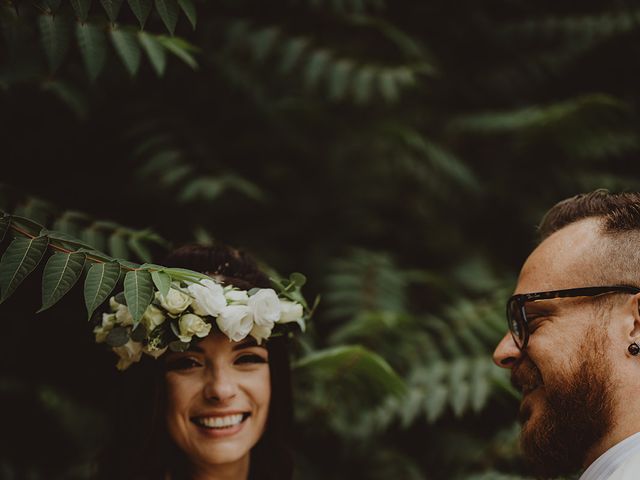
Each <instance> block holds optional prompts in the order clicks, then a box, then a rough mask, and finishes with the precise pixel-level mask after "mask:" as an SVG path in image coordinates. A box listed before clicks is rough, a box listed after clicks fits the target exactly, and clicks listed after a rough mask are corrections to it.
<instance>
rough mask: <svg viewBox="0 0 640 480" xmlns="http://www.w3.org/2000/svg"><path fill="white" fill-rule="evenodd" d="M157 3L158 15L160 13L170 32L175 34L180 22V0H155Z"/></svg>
mask: <svg viewBox="0 0 640 480" xmlns="http://www.w3.org/2000/svg"><path fill="white" fill-rule="evenodd" d="M155 3H156V11H157V12H158V15H160V18H161V19H162V22H163V23H164V25H165V27H167V30H169V33H170V34H171V35H173V34H174V33H175V30H176V25H177V23H178V15H179V14H180V7H179V6H178V2H177V1H176V0H155Z"/></svg>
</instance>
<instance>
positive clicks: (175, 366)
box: [167, 357, 200, 370]
mask: <svg viewBox="0 0 640 480" xmlns="http://www.w3.org/2000/svg"><path fill="white" fill-rule="evenodd" d="M199 366H200V362H199V361H198V360H196V359H195V358H191V357H182V358H177V359H175V360H169V361H168V362H167V370H189V369H190V368H195V367H199Z"/></svg>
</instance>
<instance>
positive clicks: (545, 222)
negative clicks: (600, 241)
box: [538, 189, 640, 240]
mask: <svg viewBox="0 0 640 480" xmlns="http://www.w3.org/2000/svg"><path fill="white" fill-rule="evenodd" d="M592 217H595V218H601V219H602V225H601V227H602V233H622V232H629V231H632V230H640V193H636V192H632V193H609V192H608V191H607V190H604V189H600V190H595V191H593V192H589V193H581V194H580V195H576V196H574V197H571V198H567V199H566V200H562V201H561V202H558V203H557V204H555V205H554V206H553V207H552V208H551V209H550V210H549V211H548V212H547V213H546V215H545V216H544V218H543V219H542V222H541V223H540V226H539V227H538V231H539V233H540V240H544V239H545V238H547V237H548V236H549V235H551V234H552V233H554V232H556V231H558V230H560V229H561V228H563V227H566V226H567V225H569V224H571V223H574V222H577V221H579V220H583V219H585V218H592Z"/></svg>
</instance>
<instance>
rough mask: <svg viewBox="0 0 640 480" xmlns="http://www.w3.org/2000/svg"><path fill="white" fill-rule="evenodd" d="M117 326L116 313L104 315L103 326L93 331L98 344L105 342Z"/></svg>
mask: <svg viewBox="0 0 640 480" xmlns="http://www.w3.org/2000/svg"><path fill="white" fill-rule="evenodd" d="M115 325H116V315H115V314H114V313H103V314H102V324H101V325H98V326H97V327H96V328H94V329H93V333H94V334H95V335H96V343H102V342H104V341H105V340H106V339H107V335H109V332H110V331H111V330H112V329H113V327H114V326H115Z"/></svg>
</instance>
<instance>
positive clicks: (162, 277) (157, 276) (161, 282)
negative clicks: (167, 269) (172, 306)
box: [151, 271, 171, 297]
mask: <svg viewBox="0 0 640 480" xmlns="http://www.w3.org/2000/svg"><path fill="white" fill-rule="evenodd" d="M151 278H152V279H153V283H154V285H155V286H156V288H157V289H158V291H159V292H160V294H161V295H162V296H163V297H166V296H167V293H169V288H170V287H171V277H170V276H169V275H167V274H166V273H164V272H160V271H153V272H151Z"/></svg>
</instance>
